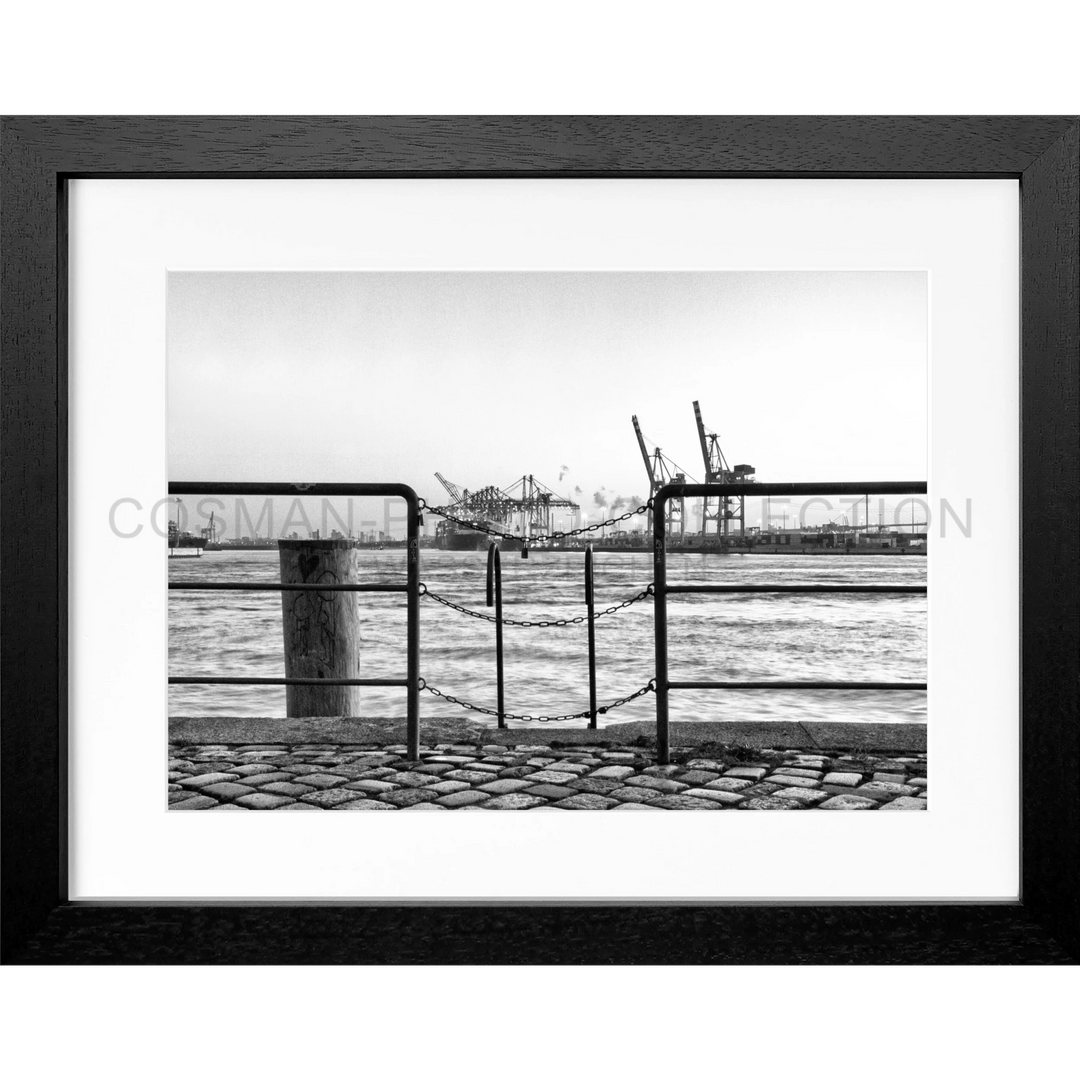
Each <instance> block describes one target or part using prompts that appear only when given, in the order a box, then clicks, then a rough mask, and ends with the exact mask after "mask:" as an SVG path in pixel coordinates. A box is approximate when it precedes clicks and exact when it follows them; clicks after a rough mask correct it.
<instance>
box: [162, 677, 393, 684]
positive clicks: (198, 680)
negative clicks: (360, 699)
mask: <svg viewBox="0 0 1080 1080" xmlns="http://www.w3.org/2000/svg"><path fill="white" fill-rule="evenodd" d="M169 682H170V683H172V684H173V685H183V686H197V685H207V686H408V685H409V680H408V679H243V678H240V677H239V676H233V675H206V676H197V675H196V676H187V675H170V676H169Z"/></svg>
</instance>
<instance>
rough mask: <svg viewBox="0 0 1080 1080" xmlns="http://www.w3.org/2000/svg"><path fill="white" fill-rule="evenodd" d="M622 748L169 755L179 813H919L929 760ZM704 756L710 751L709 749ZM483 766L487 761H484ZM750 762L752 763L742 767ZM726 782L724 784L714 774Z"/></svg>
mask: <svg viewBox="0 0 1080 1080" xmlns="http://www.w3.org/2000/svg"><path fill="white" fill-rule="evenodd" d="M693 749H694V748H693V747H690V746H673V747H672V758H673V761H672V764H670V765H658V764H656V758H655V755H654V754H652V753H651V752H649V751H646V750H639V749H637V748H636V747H629V746H620V747H616V748H610V745H609V747H607V748H605V747H603V746H576V745H575V746H572V747H569V748H561V749H560V748H558V747H549V746H543V747H540V746H532V745H520V746H514V747H509V746H508V747H504V746H496V745H495V744H494V743H490V744H485V745H474V746H466V745H464V744H458V743H455V744H453V745H452V746H450V745H447V744H440V745H439V746H437V747H430V746H429V747H422V748H421V758H422V760H421V762H411V761H408V760H406V759H405V756H404V754H405V748H404V747H403V746H402V745H400V744H397V745H395V746H393V747H379V746H371V745H350V746H319V745H317V744H305V745H297V746H278V745H267V746H258V745H255V744H249V745H245V746H234V747H230V746H226V745H220V744H215V745H213V746H209V745H208V746H198V745H178V744H173V745H172V746H170V748H169V750H170V752H169V759H168V769H167V773H166V789H167V792H166V793H167V797H168V805H169V809H176V810H233V811H236V810H272V811H278V810H280V811H283V812H284V811H294V810H305V811H321V810H369V809H370V810H401V811H415V812H418V813H422V812H431V811H442V810H473V809H491V810H552V811H554V810H603V811H605V812H607V811H638V810H644V809H654V810H657V811H660V810H702V809H712V810H721V809H745V810H871V811H873V810H891V811H905V810H915V811H918V810H925V809H926V807H927V801H928V800H927V794H928V784H927V779H926V775H925V774H926V771H927V770H926V758H925V755H920V756H918V757H907V758H903V759H899V758H886V757H883V756H882V755H880V754H878V755H875V754H872V753H863V754H861V755H854V756H853V755H847V754H829V753H816V752H815V753H812V752H807V751H786V750H785V751H779V750H769V749H761V750H755V751H753V756H752V757H751V756H750V755H747V754H746V753H745V752H740V753H739V754H738V755H735V754H732V755H731V756H725V755H719V754H717V755H716V756H714V757H693V756H692V754H693ZM710 749H712V747H710ZM481 759H483V760H481ZM748 759H749V760H748ZM721 774H723V775H721Z"/></svg>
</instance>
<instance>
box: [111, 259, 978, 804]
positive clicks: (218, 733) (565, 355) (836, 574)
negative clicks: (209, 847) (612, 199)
mask: <svg viewBox="0 0 1080 1080" xmlns="http://www.w3.org/2000/svg"><path fill="white" fill-rule="evenodd" d="M928 305H929V281H928V275H927V274H926V273H925V272H923V271H919V270H890V269H881V270H865V269H861V270H853V271H843V270H821V271H815V270H798V271H795V270H786V271H767V270H755V271H746V272H742V271H703V270H694V271H677V270H657V271H638V270H625V271H600V270H597V271H506V270H500V271H478V270H469V271H455V270H431V271H375V270H365V271H289V270H283V271H279V272H269V271H244V270H235V271H232V270H207V271H202V270H177V271H171V272H170V273H169V275H168V285H167V351H168V360H167V363H168V479H169V495H168V498H167V499H165V498H163V499H162V500H161V501H160V502H159V503H158V505H157V506H156V507H155V508H154V514H153V521H152V522H151V524H152V531H153V533H154V534H156V538H157V540H156V542H159V543H160V545H161V553H162V560H163V561H166V560H167V571H168V573H167V578H168V590H169V595H168V664H169V668H168V670H169V687H168V716H169V719H168V724H169V761H168V770H167V798H168V806H169V809H170V810H194V811H200V810H210V811H237V810H265V811H274V812H277V811H282V812H291V811H317V810H321V811H327V810H331V811H368V810H371V811H424V812H436V811H443V810H459V811H463V810H477V809H479V810H524V811H531V810H548V809H558V810H564V811H565V810H587V811H597V812H600V811H602V812H643V811H646V810H648V811H661V810H665V811H670V810H707V811H713V810H760V811H800V810H814V811H830V810H861V811H923V810H926V809H927V807H928V805H930V803H931V797H930V795H929V791H928V760H927V730H928V726H929V725H930V724H932V723H933V718H932V717H931V716H930V715H928V708H927V693H926V688H927V632H928V626H927V603H928V595H927V581H928V575H927V565H928V561H929V559H928V542H929V541H930V539H931V538H932V536H933V535H937V534H940V535H945V534H946V531H948V532H951V533H952V534H953V535H956V536H958V537H963V536H965V535H967V533H968V532H970V529H971V516H970V507H969V506H965V505H964V504H963V502H962V501H961V502H959V503H958V504H957V505H952V504H949V503H948V501H947V500H939V501H938V503H936V504H933V505H932V504H931V503H930V502H929V501H928V497H927V485H926V479H927V475H928V451H927V440H928V421H927V415H928V403H927V395H928V378H927V370H928V344H927V341H928ZM134 522H135V517H134V511H133V508H132V507H131V506H125V505H120V504H118V505H116V506H114V507H113V510H112V518H111V525H112V528H113V531H114V532H115V533H116V535H118V536H127V535H134V534H135V532H136V530H137V529H138V526H136V525H135V524H134ZM148 531H149V530H148Z"/></svg>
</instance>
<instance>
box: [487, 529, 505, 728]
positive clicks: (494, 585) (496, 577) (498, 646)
mask: <svg viewBox="0 0 1080 1080" xmlns="http://www.w3.org/2000/svg"><path fill="white" fill-rule="evenodd" d="M493 595H494V600H495V709H496V711H497V712H498V719H499V727H501V728H504V727H506V705H505V701H504V697H503V623H502V617H503V616H502V563H501V562H500V561H499V545H498V544H497V543H495V542H492V543H490V544H488V565H487V603H488V607H491V602H492V596H493Z"/></svg>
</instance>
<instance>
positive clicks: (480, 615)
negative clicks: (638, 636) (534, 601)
mask: <svg viewBox="0 0 1080 1080" xmlns="http://www.w3.org/2000/svg"><path fill="white" fill-rule="evenodd" d="M420 595H421V596H429V597H431V599H432V600H434V601H435V603H437V604H442V605H443V607H448V608H453V610H454V611H460V612H461V614H462V615H471V616H472V617H473V618H474V619H483V620H484V622H492V623H493V622H498V621H499V620H498V619H497V618H496V617H495V616H494V615H487V614H485V613H484V612H482V611H472V610H470V609H469V608H466V607H462V606H461V605H460V604H455V603H454V601H453V600H447V599H446V597H445V596H440V595H439V594H438V593H433V592H432V591H431V590H430V589H429V588H428V587H427V586H426V585H424V584H421V585H420ZM652 595H653V584H652V582H651V581H650V582H649V584H648V585H646V586H645V588H644V589H642V590H641V592H639V593H638V594H637V596H631V597H630V598H629V599H628V600H623V601H622V602H621V603H618V604H612V606H611V607H609V608H604V610H603V611H597V612H595V613H594V614H593V619H594V620H596V619H599V618H600V616H601V615H614V614H615V612H616V611H621V610H622V609H623V608H627V607H629V606H630V605H631V604H636V603H637V602H638V601H639V600H644V599H645V598H646V597H648V596H652ZM588 621H589V617H588V615H575V616H574V618H572V619H541V620H538V621H536V622H529V621H528V620H523V619H503V620H502V624H503V626H578V625H580V624H581V623H586V622H588Z"/></svg>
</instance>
